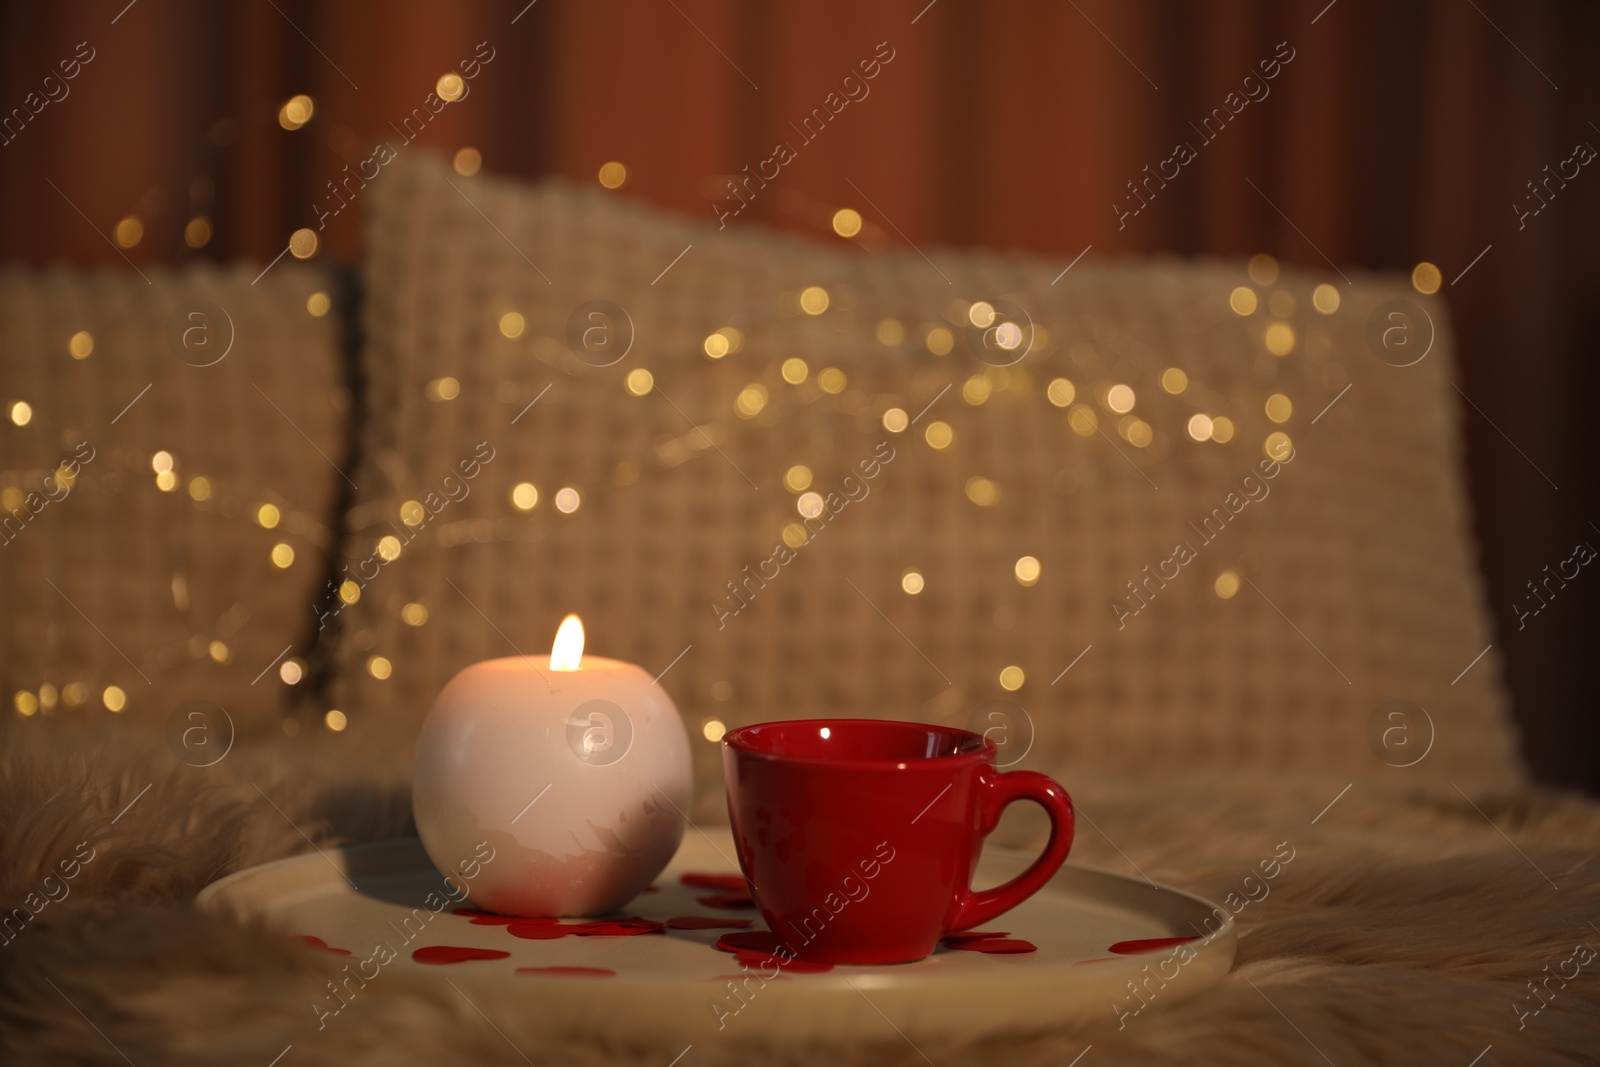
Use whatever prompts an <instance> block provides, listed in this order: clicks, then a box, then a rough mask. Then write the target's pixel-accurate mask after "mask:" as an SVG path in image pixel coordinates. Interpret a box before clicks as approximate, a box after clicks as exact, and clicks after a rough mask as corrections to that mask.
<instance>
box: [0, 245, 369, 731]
mask: <svg viewBox="0 0 1600 1067" xmlns="http://www.w3.org/2000/svg"><path fill="white" fill-rule="evenodd" d="M258 272H259V268H258V267H257V268H245V267H242V266H241V267H238V268H234V269H230V270H226V271H223V270H219V269H216V268H210V267H198V268H194V269H189V270H185V271H182V272H171V271H158V270H155V269H153V268H151V269H147V270H146V271H145V274H146V275H147V276H148V278H149V282H148V283H147V282H146V281H145V280H144V278H142V277H140V276H138V275H136V274H133V273H132V272H129V271H126V270H119V271H116V272H111V271H104V272H97V273H93V274H77V273H71V272H68V271H65V270H61V269H52V270H49V271H41V272H24V271H21V270H18V269H8V270H7V271H5V272H4V273H0V402H3V403H4V405H5V410H4V416H5V418H4V421H3V423H0V449H3V451H0V494H3V495H4V500H3V503H4V509H3V513H0V526H3V527H4V532H3V534H0V604H4V615H3V617H0V692H3V693H4V698H5V703H6V707H7V711H8V713H9V714H8V717H9V718H11V719H13V720H15V719H17V718H18V714H17V713H18V712H20V713H23V714H25V715H44V716H49V715H54V716H61V717H66V718H76V719H81V720H82V721H83V723H84V724H85V725H88V726H92V727H94V728H96V729H105V728H108V722H107V720H111V719H124V720H138V721H142V722H144V723H146V724H152V723H153V724H155V725H158V726H159V725H160V724H162V723H163V722H165V721H167V720H168V719H170V718H171V717H172V715H173V713H174V712H175V711H176V710H177V709H178V708H179V707H180V706H181V705H182V704H183V703H184V702H186V701H188V700H190V699H204V700H207V701H210V702H213V703H215V704H220V705H221V706H223V707H224V708H225V709H227V710H228V711H229V713H230V715H232V716H233V718H234V720H235V725H236V727H237V728H238V729H239V730H241V731H243V730H246V729H247V728H249V727H250V726H252V725H262V726H270V728H271V729H273V730H274V731H275V730H276V729H277V727H278V720H279V717H278V715H277V714H275V709H276V708H277V707H278V706H279V704H280V703H281V697H282V695H283V693H282V690H283V688H284V683H283V682H282V680H281V679H280V676H279V674H278V673H277V671H276V670H273V671H266V668H267V667H268V666H269V664H271V663H273V662H274V661H275V660H276V661H277V662H279V663H280V664H281V663H282V662H283V661H284V660H286V659H290V658H293V657H294V656H295V655H296V650H293V649H290V650H288V651H286V648H287V646H289V645H290V644H291V643H293V644H294V645H296V646H301V648H303V647H304V646H305V645H307V644H308V643H309V640H308V639H309V638H310V636H311V635H312V634H313V633H314V632H315V629H316V615H315V613H314V611H313V604H314V602H315V600H316V599H317V597H318V595H319V593H321V592H322V591H323V590H324V588H325V586H326V583H327V573H328V570H329V568H328V565H327V560H328V552H329V549H330V548H331V542H332V540H333V535H332V532H331V529H330V527H331V521H330V520H331V518H332V516H333V515H334V514H336V512H337V506H336V501H337V497H338V494H339V489H340V487H341V486H342V485H343V484H344V483H343V482H342V480H341V476H340V475H339V473H338V472H337V471H336V470H335V469H334V468H333V467H332V466H331V465H330V463H329V462H328V460H327V459H324V458H323V457H324V456H327V457H331V458H332V459H334V460H338V459H341V458H342V456H343V453H344V452H345V451H346V450H347V445H346V443H345V426H346V419H347V418H348V407H349V405H348V392H347V390H346V387H345V377H344V372H343V371H342V369H341V360H340V353H339V345H338V329H337V316H336V315H334V314H328V313H327V311H326V309H325V308H324V316H325V317H315V316H313V315H312V314H311V313H310V310H309V309H308V305H307V299H308V297H309V296H310V295H311V294H312V293H314V292H318V291H326V290H328V289H329V285H328V278H327V277H326V276H325V275H324V274H323V273H322V272H319V271H315V270H311V269H308V268H304V267H299V266H293V265H288V264H279V265H278V266H277V267H275V268H274V269H273V270H271V271H270V272H268V273H267V274H265V276H263V277H261V279H260V281H259V282H257V283H255V284H254V285H252V279H253V278H254V277H255V276H256V275H257V274H258ZM230 339H231V347H230ZM78 357H81V358H78ZM213 361H214V362H213ZM202 364H209V365H202ZM19 402H20V403H22V404H24V405H26V408H25V409H23V410H24V411H25V412H26V417H25V419H24V421H23V424H22V425H18V424H17V423H18V419H17V417H16V416H17V407H16V405H17V404H18V403H19ZM319 453H321V455H319ZM73 463H76V464H77V466H76V468H74V467H73V466H71V464H73ZM63 465H66V470H65V472H64V474H65V477H64V478H63V476H62V474H63V472H62V471H61V470H60V468H61V467H62V466H63ZM163 469H165V470H167V474H166V476H160V473H159V472H160V471H161V470H163ZM74 476H75V477H74ZM158 477H159V479H160V480H159V482H158ZM264 506H265V507H269V510H268V511H267V512H266V514H265V516H263V513H262V509H263V507H264ZM269 523H271V524H272V525H271V528H268V524H269ZM280 544H281V545H284V546H287V549H280V550H279V552H278V559H279V562H282V563H286V564H287V566H278V565H276V564H275V563H274V562H273V551H274V547H275V546H277V545H280ZM291 552H292V555H293V560H292V562H289V558H288V553H291ZM264 671H266V673H265V676H264V677H262V678H261V681H260V682H259V683H258V684H256V685H254V686H253V687H252V684H251V683H252V681H253V680H254V679H255V678H257V676H258V675H261V674H262V672H264ZM108 687H116V689H117V690H120V691H121V693H122V694H123V700H122V703H121V704H120V706H119V707H110V708H109V711H108V705H118V704H119V701H118V699H117V696H116V694H115V693H113V694H112V695H111V697H110V699H109V701H108V699H107V697H106V691H107V688H108ZM13 708H14V709H15V711H14V712H13V711H12V709H13ZM110 711H119V712H120V715H118V716H113V715H111V714H110ZM196 721H197V722H201V723H209V722H212V720H210V719H202V720H196ZM17 725H18V726H19V727H23V726H25V724H24V723H18V724H17ZM214 725H216V729H217V730H218V731H221V730H223V729H224V728H223V727H222V726H221V725H220V724H214ZM208 729H209V727H208ZM220 736H221V735H220V733H219V734H218V737H213V738H212V739H211V740H212V741H213V742H216V741H217V740H218V738H219V737H220ZM191 740H193V741H195V742H199V741H202V740H204V739H203V738H201V737H200V736H199V735H194V736H193V737H192V738H191ZM194 758H197V759H201V758H205V754H204V753H200V752H197V753H195V757H194Z"/></svg>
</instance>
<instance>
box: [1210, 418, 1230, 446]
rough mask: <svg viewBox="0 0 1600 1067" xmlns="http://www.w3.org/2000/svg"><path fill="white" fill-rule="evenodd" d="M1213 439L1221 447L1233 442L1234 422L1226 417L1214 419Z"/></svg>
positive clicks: (1212, 424)
mask: <svg viewBox="0 0 1600 1067" xmlns="http://www.w3.org/2000/svg"><path fill="white" fill-rule="evenodd" d="M1211 439H1212V440H1213V441H1215V442H1217V444H1219V445H1225V444H1227V443H1228V442H1229V441H1231V440H1233V420H1232V419H1230V418H1228V417H1227V416H1226V415H1219V416H1217V417H1216V418H1214V419H1212V420H1211Z"/></svg>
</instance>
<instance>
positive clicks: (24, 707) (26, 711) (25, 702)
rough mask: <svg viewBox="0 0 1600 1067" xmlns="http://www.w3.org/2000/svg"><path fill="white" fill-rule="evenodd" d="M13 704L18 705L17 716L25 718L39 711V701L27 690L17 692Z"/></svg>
mask: <svg viewBox="0 0 1600 1067" xmlns="http://www.w3.org/2000/svg"><path fill="white" fill-rule="evenodd" d="M13 703H14V704H15V705H16V708H17V714H18V715H21V716H23V717H24V718H26V717H27V716H29V715H32V714H33V713H34V712H36V711H38V710H39V699H38V698H37V697H35V696H34V695H33V694H32V693H30V692H28V691H27V690H26V689H19V690H18V691H17V695H16V697H15V698H13Z"/></svg>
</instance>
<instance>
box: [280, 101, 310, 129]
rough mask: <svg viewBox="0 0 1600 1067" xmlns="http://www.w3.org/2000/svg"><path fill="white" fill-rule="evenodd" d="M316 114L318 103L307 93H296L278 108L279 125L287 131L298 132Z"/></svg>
mask: <svg viewBox="0 0 1600 1067" xmlns="http://www.w3.org/2000/svg"><path fill="white" fill-rule="evenodd" d="M316 113H317V104H316V101H314V100H312V99H311V97H309V96H307V95H306V94H305V93H296V94H295V95H294V96H291V97H290V98H289V99H287V100H285V101H284V102H283V103H282V104H281V105H280V106H279V107H278V125H279V126H282V127H283V128H284V129H286V130H298V129H299V128H300V127H302V126H304V125H305V124H306V123H308V122H310V121H311V116H313V115H315V114H316Z"/></svg>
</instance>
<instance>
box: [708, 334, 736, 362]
mask: <svg viewBox="0 0 1600 1067" xmlns="http://www.w3.org/2000/svg"><path fill="white" fill-rule="evenodd" d="M702 347H703V348H704V349H705V353H706V355H708V356H710V357H711V358H712V359H721V358H722V357H723V356H725V355H727V354H728V353H729V352H730V351H732V350H733V346H732V345H730V344H729V343H728V339H727V338H726V337H724V336H723V335H722V332H721V331H720V330H719V331H718V332H716V333H714V334H712V335H711V336H709V337H707V338H706V340H705V344H704V345H703V346H702Z"/></svg>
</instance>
